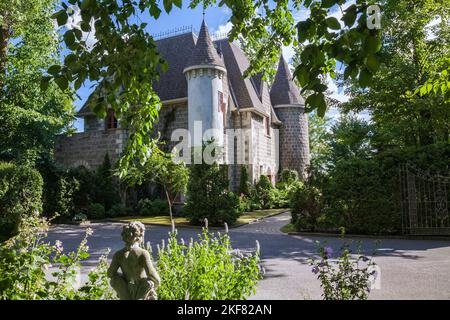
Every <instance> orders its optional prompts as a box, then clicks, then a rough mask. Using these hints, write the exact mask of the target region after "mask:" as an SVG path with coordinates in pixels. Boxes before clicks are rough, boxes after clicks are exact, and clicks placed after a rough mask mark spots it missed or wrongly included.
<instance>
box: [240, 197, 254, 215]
mask: <svg viewBox="0 0 450 320" xmlns="http://www.w3.org/2000/svg"><path fill="white" fill-rule="evenodd" d="M249 211H252V208H251V199H249V198H248V197H246V196H244V195H241V196H240V197H239V212H249Z"/></svg>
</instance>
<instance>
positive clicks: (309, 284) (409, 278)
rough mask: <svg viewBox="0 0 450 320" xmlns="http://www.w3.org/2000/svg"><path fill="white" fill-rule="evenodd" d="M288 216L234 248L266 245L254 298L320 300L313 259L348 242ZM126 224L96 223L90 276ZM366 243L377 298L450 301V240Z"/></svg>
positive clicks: (150, 237) (69, 244) (69, 236)
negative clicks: (293, 230)
mask: <svg viewBox="0 0 450 320" xmlns="http://www.w3.org/2000/svg"><path fill="white" fill-rule="evenodd" d="M289 219H290V215H289V214H288V213H284V214H281V215H278V216H274V217H270V218H267V219H264V220H261V221H259V222H257V223H253V224H249V225H245V226H242V227H239V228H236V229H231V230H230V236H231V239H232V242H233V247H235V248H240V249H247V250H252V249H254V248H255V241H256V240H258V241H259V242H260V244H261V255H262V259H263V264H264V267H265V269H266V274H265V277H264V279H263V280H262V281H260V283H259V284H258V288H257V293H256V295H255V296H254V297H252V299H320V287H319V282H318V280H317V279H316V278H315V275H314V274H313V273H312V272H311V267H310V266H309V265H308V258H309V257H311V256H313V255H314V254H315V252H316V244H315V242H316V241H317V240H319V241H322V242H326V243H327V245H329V246H331V247H333V248H334V249H335V251H336V250H337V249H338V248H339V247H340V245H341V244H342V242H341V240H339V239H336V238H332V237H326V238H325V237H303V236H289V235H286V234H283V233H281V232H280V231H279V230H280V228H281V227H282V226H283V225H285V224H287V223H288V222H289ZM121 226H122V224H120V223H93V224H91V225H90V226H89V227H90V228H92V229H93V231H94V234H93V235H92V236H91V237H90V238H89V241H88V244H89V246H90V252H91V254H92V256H91V258H90V259H89V260H88V261H86V263H85V264H84V268H83V272H86V271H87V270H88V269H89V268H91V267H92V265H93V264H94V263H95V261H96V259H97V258H98V256H99V255H100V254H102V253H104V252H105V248H111V250H112V251H115V250H118V249H120V248H121V247H122V241H121V239H120V231H121ZM85 228H86V227H80V226H69V225H59V226H54V227H52V228H51V230H50V232H49V239H50V240H52V241H54V240H56V239H59V240H62V242H63V244H64V247H65V250H73V249H74V248H75V247H76V246H77V244H78V243H79V242H80V241H81V239H82V237H83V235H84V230H85ZM168 231H169V228H168V227H162V226H147V232H146V237H145V238H146V239H145V240H146V241H150V243H151V244H152V245H156V244H157V243H160V242H161V240H162V239H165V238H167V232H168ZM198 233H199V230H197V229H190V228H180V229H179V235H180V237H183V238H184V239H185V240H188V239H189V238H190V237H194V238H195V237H196V235H197V234H198ZM358 240H361V241H362V252H363V253H364V254H369V255H370V254H371V253H373V252H374V250H375V249H376V248H377V249H378V250H377V251H376V252H377V255H376V257H375V262H376V263H377V264H378V265H379V266H380V271H381V277H380V280H381V281H380V282H379V285H380V289H376V290H373V291H372V293H371V295H370V298H372V299H450V241H430V240H394V239H384V240H382V241H381V243H380V244H378V245H376V244H375V243H374V240H373V239H358Z"/></svg>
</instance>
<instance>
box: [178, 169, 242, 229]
mask: <svg viewBox="0 0 450 320" xmlns="http://www.w3.org/2000/svg"><path fill="white" fill-rule="evenodd" d="M226 170H227V168H226V167H225V166H223V167H221V166H219V165H218V164H211V165H210V164H206V163H203V164H194V165H192V166H191V167H190V177H189V182H188V187H187V201H186V207H185V210H186V211H185V215H186V217H187V218H188V219H189V220H190V222H191V223H193V224H201V223H203V220H204V219H205V218H208V221H209V222H210V224H211V225H223V223H224V222H227V223H228V224H232V223H234V222H235V221H236V219H237V218H238V217H239V198H238V197H237V196H236V195H234V194H233V193H231V192H230V191H228V186H229V181H228V177H227V171H226Z"/></svg>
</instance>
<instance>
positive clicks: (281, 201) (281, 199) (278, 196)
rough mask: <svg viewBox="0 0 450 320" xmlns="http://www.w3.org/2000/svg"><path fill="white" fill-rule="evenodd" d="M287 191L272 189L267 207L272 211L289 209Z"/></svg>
mask: <svg viewBox="0 0 450 320" xmlns="http://www.w3.org/2000/svg"><path fill="white" fill-rule="evenodd" d="M289 201H290V199H289V190H288V189H284V188H283V189H278V188H273V189H271V190H270V191H269V200H268V207H269V208H271V209H273V208H276V209H279V208H287V207H289Z"/></svg>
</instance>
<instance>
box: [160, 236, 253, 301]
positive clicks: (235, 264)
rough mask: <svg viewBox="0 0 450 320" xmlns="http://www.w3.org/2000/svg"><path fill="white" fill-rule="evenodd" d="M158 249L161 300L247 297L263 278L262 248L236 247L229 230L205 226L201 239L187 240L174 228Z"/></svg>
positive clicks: (237, 298)
mask: <svg viewBox="0 0 450 320" xmlns="http://www.w3.org/2000/svg"><path fill="white" fill-rule="evenodd" d="M257 247H258V245H257ZM158 249H159V250H158V262H157V265H156V266H157V270H158V273H159V275H160V277H161V279H163V281H161V285H160V286H159V287H158V289H157V293H158V299H160V300H185V299H188V300H241V299H246V298H247V297H248V296H250V295H251V294H254V293H255V289H256V284H257V282H258V280H259V279H260V278H261V273H260V266H259V263H260V258H259V249H257V251H256V253H253V254H245V255H244V254H242V253H241V252H239V251H234V250H232V247H231V243H230V237H229V236H228V234H223V235H220V234H217V235H214V234H210V233H208V231H207V230H206V229H204V230H203V233H202V234H201V235H199V239H198V241H196V242H194V241H193V240H192V239H191V242H190V243H189V244H187V243H185V242H184V240H183V239H181V240H179V239H177V235H176V232H174V233H171V234H170V237H169V240H168V242H167V245H164V244H163V246H161V247H159V246H158Z"/></svg>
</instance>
